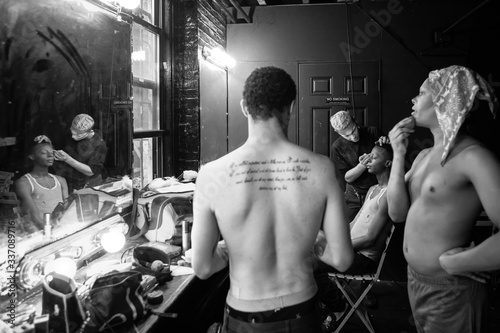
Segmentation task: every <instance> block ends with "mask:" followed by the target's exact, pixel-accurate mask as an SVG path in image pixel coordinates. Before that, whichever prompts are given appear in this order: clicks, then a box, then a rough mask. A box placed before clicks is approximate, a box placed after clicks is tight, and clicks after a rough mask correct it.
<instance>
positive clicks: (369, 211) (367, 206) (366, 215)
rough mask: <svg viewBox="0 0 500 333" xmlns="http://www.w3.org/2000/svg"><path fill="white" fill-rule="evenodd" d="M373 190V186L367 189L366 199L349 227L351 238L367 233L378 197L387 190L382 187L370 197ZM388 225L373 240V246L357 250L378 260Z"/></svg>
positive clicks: (376, 206)
mask: <svg viewBox="0 0 500 333" xmlns="http://www.w3.org/2000/svg"><path fill="white" fill-rule="evenodd" d="M374 190H375V187H373V188H371V189H370V190H369V191H368V195H367V196H366V200H365V202H364V204H363V206H362V207H361V210H360V211H359V212H358V214H357V215H356V217H355V218H354V221H353V222H352V223H354V222H355V223H354V225H353V226H352V228H351V239H352V238H356V237H362V236H364V235H366V234H367V233H368V229H369V228H370V224H371V222H372V221H373V215H374V214H375V213H376V212H377V210H378V208H379V204H380V198H381V197H382V195H384V193H385V191H386V190H387V187H384V188H382V189H381V190H380V192H379V193H378V194H377V195H376V196H375V197H373V198H371V195H372V193H373V191H374ZM387 219H389V217H387ZM388 226H390V223H388V224H387V225H386V227H384V229H383V230H382V232H381V234H380V235H379V237H378V238H377V240H376V241H375V245H374V246H373V247H370V248H368V249H361V250H358V252H359V253H361V254H362V255H364V256H365V257H368V258H370V259H372V260H373V261H378V260H379V259H380V256H381V255H382V251H383V250H384V248H385V240H386V238H387V232H388V231H389V230H390V228H388Z"/></svg>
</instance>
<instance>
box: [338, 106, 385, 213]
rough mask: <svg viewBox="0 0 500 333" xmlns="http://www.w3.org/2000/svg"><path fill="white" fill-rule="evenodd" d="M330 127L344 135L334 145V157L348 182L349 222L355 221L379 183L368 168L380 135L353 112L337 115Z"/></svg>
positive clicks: (346, 188)
mask: <svg viewBox="0 0 500 333" xmlns="http://www.w3.org/2000/svg"><path fill="white" fill-rule="evenodd" d="M330 124H331V125H332V128H333V130H334V131H335V132H336V133H337V134H338V135H340V137H339V138H338V139H337V140H335V142H334V143H333V144H332V147H331V148H330V155H331V159H332V160H333V162H334V163H335V164H337V167H338V169H339V171H340V174H341V175H342V180H343V183H345V189H344V199H345V203H346V206H347V215H348V219H349V221H348V222H351V221H353V220H354V218H355V217H356V214H357V213H358V211H359V210H360V208H361V206H362V205H363V202H364V201H365V197H366V193H367V192H368V189H369V188H370V187H371V186H372V185H375V184H377V178H376V177H375V176H374V175H373V174H371V173H369V172H367V171H366V165H367V163H368V162H369V160H370V152H371V150H372V148H373V146H374V145H375V141H377V140H378V139H379V134H380V133H379V131H378V129H377V128H375V127H368V126H358V124H357V123H356V121H355V120H354V119H353V118H352V116H351V114H350V113H349V111H344V110H342V111H338V112H337V113H335V114H334V115H333V116H332V117H331V118H330Z"/></svg>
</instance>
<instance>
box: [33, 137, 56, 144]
mask: <svg viewBox="0 0 500 333" xmlns="http://www.w3.org/2000/svg"><path fill="white" fill-rule="evenodd" d="M33 141H35V142H36V143H42V142H47V143H50V144H52V141H50V139H49V138H48V137H47V136H45V135H38V136H37V137H35V139H34V140H33Z"/></svg>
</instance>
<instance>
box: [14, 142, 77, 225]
mask: <svg viewBox="0 0 500 333" xmlns="http://www.w3.org/2000/svg"><path fill="white" fill-rule="evenodd" d="M28 159H29V160H30V161H32V162H33V168H32V170H31V171H30V172H28V173H27V174H25V175H23V176H22V177H21V178H19V179H18V180H17V181H16V183H15V192H16V194H17V197H18V198H19V200H20V201H21V207H22V208H23V210H24V211H25V212H26V213H27V214H28V215H29V216H30V218H31V220H32V221H33V222H34V223H35V225H36V226H38V227H39V228H41V229H43V215H44V214H45V213H52V211H53V210H54V208H55V207H56V206H57V204H58V203H60V202H63V201H64V199H66V197H67V196H68V185H67V184H66V180H65V179H64V178H63V177H60V176H56V175H53V174H50V173H49V167H50V166H52V164H53V163H54V148H53V147H52V143H51V142H50V140H49V139H48V138H47V137H46V136H44V135H40V136H37V137H36V138H35V143H34V145H33V146H32V147H31V149H30V152H29V155H28Z"/></svg>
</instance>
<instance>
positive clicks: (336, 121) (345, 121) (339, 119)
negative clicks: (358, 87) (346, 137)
mask: <svg viewBox="0 0 500 333" xmlns="http://www.w3.org/2000/svg"><path fill="white" fill-rule="evenodd" d="M351 123H353V120H352V117H351V114H350V113H349V112H348V111H339V112H337V113H335V114H334V115H333V116H331V118H330V124H331V125H332V127H333V129H334V130H336V131H341V130H343V129H345V128H347V126H349V125H350V124H351Z"/></svg>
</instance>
